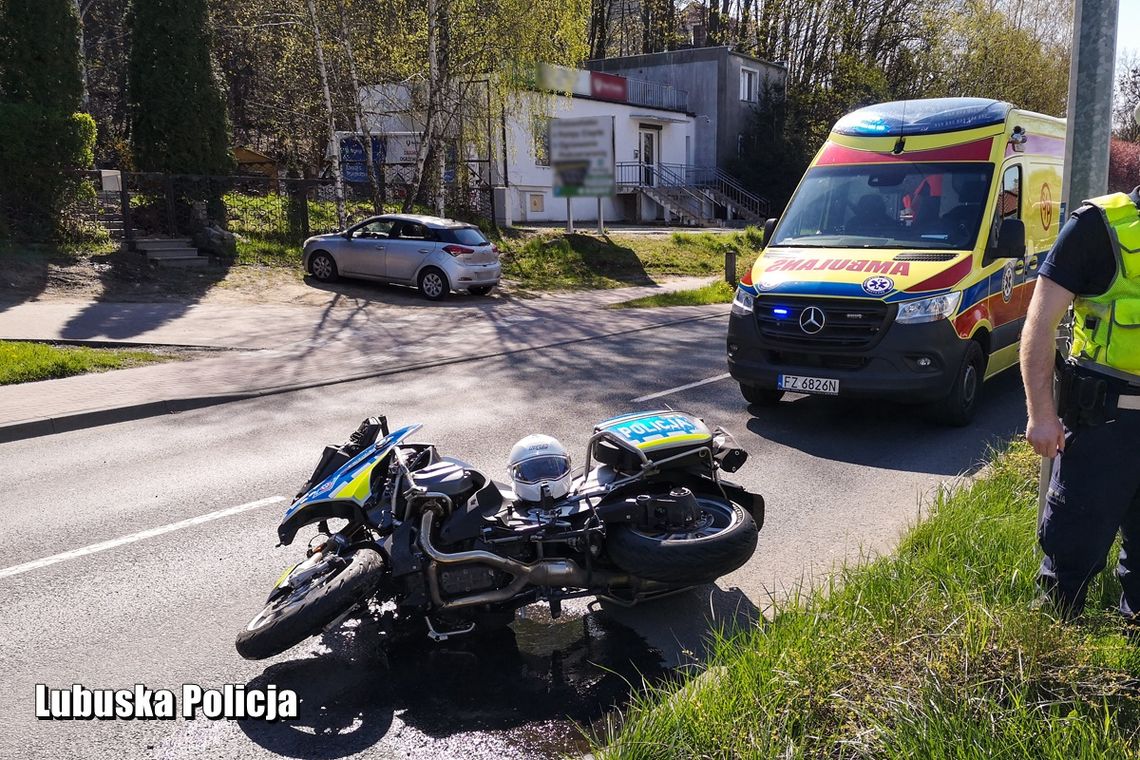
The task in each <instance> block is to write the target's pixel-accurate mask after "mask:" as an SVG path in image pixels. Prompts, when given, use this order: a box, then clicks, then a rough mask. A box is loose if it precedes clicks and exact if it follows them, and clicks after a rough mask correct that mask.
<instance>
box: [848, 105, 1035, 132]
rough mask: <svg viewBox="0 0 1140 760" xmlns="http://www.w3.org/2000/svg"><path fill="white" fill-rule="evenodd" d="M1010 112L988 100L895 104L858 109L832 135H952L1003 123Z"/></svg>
mask: <svg viewBox="0 0 1140 760" xmlns="http://www.w3.org/2000/svg"><path fill="white" fill-rule="evenodd" d="M1012 108H1013V106H1011V105H1010V104H1009V103H1006V102H1004V101H1001V100H990V99H989V98H930V99H926V100H896V101H894V102H891V103H879V104H878V105H873V106H867V107H866V108H860V109H858V110H857V111H852V112H851V113H849V114H847V115H846V116H844V117H843V118H842V119H840V120H839V121H838V122H836V124H835V129H834V130H833V131H834V132H837V133H839V134H841V135H850V136H852V137H898V136H909V135H928V134H935V133H938V132H955V131H957V130H960V129H973V128H975V127H988V126H991V125H993V124H1001V123H1002V122H1004V121H1005V118H1006V116H1008V115H1009V112H1010V110H1011V109H1012Z"/></svg>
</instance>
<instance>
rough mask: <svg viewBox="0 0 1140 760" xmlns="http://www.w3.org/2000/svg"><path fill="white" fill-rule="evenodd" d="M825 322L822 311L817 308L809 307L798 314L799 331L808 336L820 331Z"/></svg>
mask: <svg viewBox="0 0 1140 760" xmlns="http://www.w3.org/2000/svg"><path fill="white" fill-rule="evenodd" d="M826 321H827V319H826V317H824V316H823V309H821V308H819V307H818V306H809V307H807V308H806V309H804V310H803V312H801V313H800V329H801V330H803V331H804V332H805V333H807V334H808V335H815V334H816V333H817V332H819V331H820V330H822V329H823V324H824V322H826Z"/></svg>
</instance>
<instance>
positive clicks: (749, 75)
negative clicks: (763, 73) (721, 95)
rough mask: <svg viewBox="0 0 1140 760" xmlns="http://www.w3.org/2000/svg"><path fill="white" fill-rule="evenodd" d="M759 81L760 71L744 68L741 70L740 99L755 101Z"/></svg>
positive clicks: (748, 101) (747, 101)
mask: <svg viewBox="0 0 1140 760" xmlns="http://www.w3.org/2000/svg"><path fill="white" fill-rule="evenodd" d="M759 81H760V72H759V71H757V70H756V69H745V68H742V69H741V70H740V99H741V100H743V101H745V102H746V103H755V102H756V96H757V92H758V88H757V85H758V84H759Z"/></svg>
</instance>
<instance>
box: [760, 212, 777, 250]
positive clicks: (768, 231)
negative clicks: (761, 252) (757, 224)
mask: <svg viewBox="0 0 1140 760" xmlns="http://www.w3.org/2000/svg"><path fill="white" fill-rule="evenodd" d="M778 221H780V220H779V219H768V220H765V222H764V244H763V245H762V246H761V247H762V248H767V247H768V241H770V240H771V239H772V233H773V232H775V231H776V222H778Z"/></svg>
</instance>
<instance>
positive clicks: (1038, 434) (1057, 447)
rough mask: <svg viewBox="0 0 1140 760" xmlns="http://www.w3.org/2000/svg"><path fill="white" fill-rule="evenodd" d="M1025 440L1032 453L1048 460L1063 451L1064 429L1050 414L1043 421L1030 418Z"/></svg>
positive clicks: (1059, 421)
mask: <svg viewBox="0 0 1140 760" xmlns="http://www.w3.org/2000/svg"><path fill="white" fill-rule="evenodd" d="M1025 438H1026V440H1027V441H1029V445H1030V446H1032V447H1033V450H1034V451H1036V452H1037V453H1038V454H1040V455H1041V456H1043V457H1046V458H1048V459H1052V458H1053V457H1055V456H1057V452H1058V451H1064V450H1065V428H1064V427H1062V426H1061V420H1059V419H1057V417H1056V416H1055V415H1052V414H1050V415H1048V416H1047V417H1046V418H1045V419H1043V420H1035V419H1032V418H1031V419H1030V420H1029V425H1028V426H1027V427H1026V428H1025Z"/></svg>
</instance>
